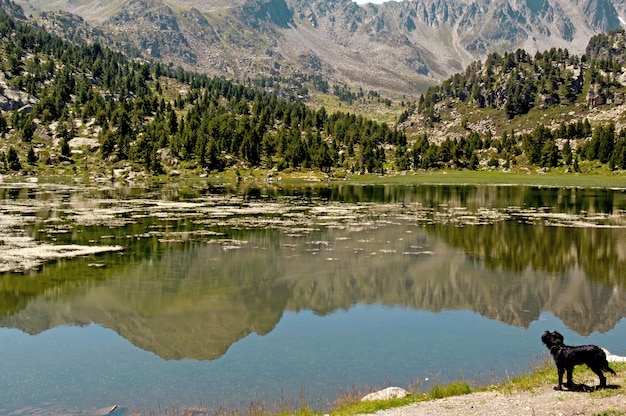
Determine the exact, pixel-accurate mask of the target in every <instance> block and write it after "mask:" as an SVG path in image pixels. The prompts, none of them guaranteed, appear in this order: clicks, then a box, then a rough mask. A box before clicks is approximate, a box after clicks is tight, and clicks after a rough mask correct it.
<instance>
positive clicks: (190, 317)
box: [0, 186, 626, 360]
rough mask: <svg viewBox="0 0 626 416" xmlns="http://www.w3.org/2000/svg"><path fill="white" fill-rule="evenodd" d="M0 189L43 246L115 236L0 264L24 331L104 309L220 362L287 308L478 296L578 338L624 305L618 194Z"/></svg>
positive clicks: (9, 321) (441, 303)
mask: <svg viewBox="0 0 626 416" xmlns="http://www.w3.org/2000/svg"><path fill="white" fill-rule="evenodd" d="M0 197H1V198H3V201H4V203H3V205H4V208H5V211H4V212H5V215H9V216H10V218H11V219H19V221H17V222H16V223H17V224H20V226H21V227H22V229H23V230H24V232H25V233H26V234H28V235H30V236H32V237H33V238H35V239H37V240H38V241H40V242H41V243H49V244H85V245H89V244H116V245H121V246H124V247H125V251H124V254H123V255H120V254H117V253H115V254H107V255H103V256H99V257H88V258H80V259H75V260H71V261H62V262H57V263H52V264H48V265H46V266H43V267H42V268H41V269H40V270H39V271H38V272H33V273H30V274H28V275H23V274H11V273H8V274H4V275H1V276H0V298H1V300H2V301H1V302H0V318H1V319H0V325H1V326H4V327H14V328H19V329H21V330H23V331H25V332H28V333H31V334H36V333H40V332H42V331H45V330H46V329H49V328H52V327H55V326H59V325H86V324H90V323H98V324H101V325H103V326H105V327H108V328H111V329H113V330H115V331H116V332H117V333H118V334H120V335H121V336H123V337H124V338H126V339H128V340H130V341H131V342H132V343H133V344H135V345H137V346H138V347H140V348H142V349H144V350H147V351H152V352H154V353H156V354H157V355H159V356H160V357H162V358H164V359H182V358H193V359H198V360H213V359H216V358H219V357H221V356H223V355H224V354H225V353H226V351H227V350H228V349H229V347H230V346H231V345H232V344H233V343H235V342H236V341H238V340H240V339H242V338H244V337H246V336H247V335H249V334H251V333H257V334H267V333H269V332H270V331H271V330H272V329H273V328H274V327H275V326H276V324H277V323H278V322H279V321H280V320H281V317H282V316H283V314H284V313H285V312H286V311H295V312H297V311H302V310H311V311H314V312H315V313H316V314H319V315H325V314H329V313H331V312H333V311H336V310H338V309H348V308H350V307H351V306H353V305H356V304H377V305H386V306H402V307H409V308H414V309H419V310H425V311H433V312H439V311H444V310H471V311H475V312H477V313H479V314H481V315H482V316H484V317H487V318H490V319H496V320H498V321H501V322H504V323H507V324H510V325H515V326H518V327H524V328H526V327H528V326H529V325H530V324H531V323H532V322H533V321H535V320H537V319H538V317H539V315H540V314H541V313H542V312H546V311H550V312H552V313H554V314H555V315H556V316H558V317H559V318H560V319H561V320H562V321H563V322H564V323H565V324H566V325H567V326H568V327H570V328H571V329H572V330H574V331H576V332H577V333H579V334H581V335H588V334H590V333H592V332H594V331H600V332H605V331H609V330H610V329H611V328H613V327H614V326H615V325H616V323H617V322H618V321H619V320H620V319H621V318H622V317H624V316H626V291H625V290H624V278H625V277H626V273H624V272H625V271H626V267H625V265H626V241H625V238H626V231H625V227H626V221H625V208H626V197H625V195H624V193H623V192H622V191H611V190H601V189H549V188H531V187H472V186H418V187H400V186H393V187H390V186H379V187H355V186H337V187H319V188H296V189H285V188H271V189H267V190H265V189H247V190H245V192H235V191H233V190H229V189H226V188H215V187H211V186H201V187H195V188H185V189H177V188H166V189H162V190H157V191H151V192H148V193H145V191H143V192H142V191H131V192H128V191H125V192H122V193H120V191H119V190H107V191H95V190H91V191H88V192H85V191H77V190H73V189H62V190H59V189H54V190H52V191H50V190H42V189H37V190H33V189H0ZM13 232H15V230H14V231H13ZM100 266H105V267H100Z"/></svg>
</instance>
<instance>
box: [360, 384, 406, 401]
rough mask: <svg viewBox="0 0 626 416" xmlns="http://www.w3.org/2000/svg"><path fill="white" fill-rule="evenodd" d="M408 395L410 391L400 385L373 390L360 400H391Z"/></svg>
mask: <svg viewBox="0 0 626 416" xmlns="http://www.w3.org/2000/svg"><path fill="white" fill-rule="evenodd" d="M408 395H410V393H409V392H408V391H406V390H404V389H401V388H400V387H387V388H386V389H384V390H379V391H375V392H374V393H370V394H368V395H367V396H365V397H363V398H362V399H361V401H362V402H368V401H374V400H391V399H401V398H403V397H406V396H408Z"/></svg>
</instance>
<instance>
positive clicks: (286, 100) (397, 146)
mask: <svg viewBox="0 0 626 416" xmlns="http://www.w3.org/2000/svg"><path fill="white" fill-rule="evenodd" d="M623 37H624V33H623V32H612V33H611V34H609V35H602V36H601V37H596V38H594V39H592V41H591V43H590V47H589V48H590V49H593V51H592V52H588V55H589V56H587V55H585V56H584V57H581V58H578V57H576V56H570V55H569V54H568V52H567V51H566V50H551V51H548V52H545V53H538V54H536V55H535V57H530V56H529V55H528V54H527V53H525V52H524V51H521V50H519V51H517V52H515V53H513V54H505V55H504V56H499V55H497V54H492V55H490V56H489V58H488V60H487V61H486V62H485V63H484V64H481V63H475V64H473V65H471V66H470V67H468V69H467V70H466V71H465V73H464V74H459V75H455V76H454V77H452V78H450V79H449V80H447V81H445V82H444V83H443V84H442V85H441V86H438V87H433V88H432V89H431V90H429V91H428V93H427V94H426V95H425V96H424V97H422V99H421V100H420V102H419V105H418V106H417V110H418V112H419V114H418V115H416V114H413V113H412V110H407V111H406V112H405V113H404V114H403V115H402V116H401V118H400V120H398V121H399V123H380V122H375V121H372V120H371V119H369V118H367V117H365V116H362V115H357V114H354V113H348V112H336V113H332V114H331V113H330V112H328V111H327V110H326V109H325V108H324V107H318V108H317V109H313V108H311V107H308V106H307V105H305V103H304V102H303V101H302V100H301V99H299V98H298V97H297V96H294V95H290V96H289V97H282V98H281V97H280V96H279V95H277V94H276V92H275V89H270V88H268V89H263V88H261V87H259V85H258V84H255V87H253V84H252V83H250V84H248V85H242V84H236V83H233V82H231V81H227V80H225V79H223V78H217V77H209V76H208V75H204V74H198V73H194V72H190V71H186V70H183V69H181V68H178V67H174V66H172V65H167V66H166V65H163V64H161V63H158V62H148V61H138V60H129V59H128V58H127V57H125V56H124V55H122V54H121V53H118V52H114V51H112V50H110V49H108V48H106V47H104V46H102V45H100V44H99V43H91V44H86V43H81V44H75V43H70V42H68V41H65V40H62V39H61V38H59V37H57V36H55V35H52V34H50V33H49V32H47V31H45V30H44V29H42V28H41V27H38V26H36V25H33V24H32V23H29V22H25V21H22V20H16V19H15V18H13V17H10V16H8V15H5V14H0V58H1V62H2V64H1V65H2V67H1V68H0V69H1V71H0V86H1V87H2V88H1V90H0V108H1V109H2V113H1V115H0V132H1V134H2V140H1V141H0V173H2V174H4V175H39V176H71V177H77V176H80V177H86V178H88V179H90V180H104V179H106V180H109V179H111V178H114V179H115V178H117V179H118V180H129V181H130V180H139V179H142V178H147V177H150V176H153V175H163V174H167V175H170V176H177V175H203V176H204V175H208V174H211V173H219V172H222V171H231V172H235V173H237V174H239V172H240V171H241V170H248V169H257V168H258V169H262V170H265V171H266V172H268V174H271V172H274V171H286V170H292V171H293V170H307V171H308V170H313V171H317V172H320V173H323V174H324V175H329V176H331V177H332V176H335V177H337V176H339V177H344V176H345V175H346V174H349V173H364V172H369V173H379V174H382V173H385V174H386V173H390V172H398V171H404V170H414V169H432V168H459V169H481V168H490V169H497V168H502V167H504V168H508V169H513V168H516V167H519V168H523V169H528V168H536V167H543V168H555V167H559V166H567V167H568V169H569V168H571V169H572V170H580V169H581V166H582V168H584V169H589V168H594V169H598V167H599V166H600V167H601V166H604V167H608V168H610V169H624V168H626V150H625V148H626V146H625V140H626V138H625V137H626V133H625V132H624V131H623V130H621V129H618V127H617V126H618V125H619V124H618V122H617V121H615V120H614V121H612V122H608V123H606V124H605V123H597V122H590V121H589V120H588V119H587V118H585V115H586V114H587V113H588V112H589V111H590V109H594V108H600V107H614V106H615V105H616V103H618V102H620V100H623V94H624V87H623V84H622V82H621V74H622V72H621V71H622V62H623V59H624V58H623V56H624V55H623V52H622V51H621V50H619V49H616V48H615V47H614V45H616V44H617V43H619V42H623ZM321 81H322V80H319V79H313V80H311V79H308V80H305V81H303V82H304V85H305V86H306V83H307V82H317V83H320V82H321ZM581 97H584V98H581ZM572 105H575V106H576V108H577V109H578V110H580V111H579V113H577V114H578V115H579V116H580V117H578V119H577V120H573V121H572V122H563V123H561V124H559V125H558V127H557V128H553V127H552V125H551V124H549V125H547V126H546V125H543V124H541V123H537V122H536V121H533V120H529V121H530V122H532V123H533V124H532V125H533V126H534V128H533V129H532V130H528V131H525V130H524V129H519V130H514V129H510V130H507V129H502V130H500V131H498V130H497V129H490V128H487V129H483V130H480V129H477V128H473V126H474V125H475V124H477V122H476V121H474V119H473V118H475V117H477V118H480V119H484V120H486V119H487V118H488V117H492V116H491V115H490V114H501V115H504V117H506V119H507V120H508V121H509V122H512V121H515V120H520V119H523V118H524V117H528V116H530V115H532V114H533V112H535V114H536V112H537V111H547V110H548V109H550V108H562V107H563V106H572ZM568 108H569V107H568ZM454 111H456V112H457V113H459V114H464V113H466V114H467V115H466V116H465V115H464V116H463V117H462V118H461V120H460V122H459V123H457V124H458V126H459V128H460V129H461V130H460V131H461V134H457V135H456V137H455V136H453V135H450V136H449V137H446V138H445V139H443V140H433V139H432V138H430V137H429V134H428V133H427V132H425V130H424V131H423V132H421V133H419V132H417V127H416V126H420V127H419V128H422V127H426V128H431V129H432V128H434V129H436V130H438V131H443V129H442V128H440V127H438V125H439V124H441V123H443V122H444V121H445V118H446V117H447V116H446V115H445V114H446V113H450V112H454ZM472 114H473V115H472ZM559 120H560V119H559ZM560 121H562V120H560ZM448 124H454V123H449V122H448ZM407 132H408V136H407ZM407 137H409V139H407Z"/></svg>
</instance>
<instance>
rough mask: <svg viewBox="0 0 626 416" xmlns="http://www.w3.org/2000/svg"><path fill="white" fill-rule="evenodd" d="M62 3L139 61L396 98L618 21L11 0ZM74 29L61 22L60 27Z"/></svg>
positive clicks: (459, 11)
mask: <svg viewBox="0 0 626 416" xmlns="http://www.w3.org/2000/svg"><path fill="white" fill-rule="evenodd" d="M17 3H18V4H20V5H22V6H23V7H24V10H25V13H26V14H34V15H35V16H36V18H37V19H41V18H42V15H41V13H42V12H48V14H47V15H44V17H46V18H47V19H51V18H53V17H54V14H52V15H51V14H50V12H56V11H59V10H63V11H65V12H70V13H74V14H77V15H79V16H81V17H82V18H83V19H84V21H85V24H88V25H90V26H93V27H94V28H96V29H98V30H100V31H102V32H103V33H107V34H109V35H110V36H111V37H112V39H115V42H119V43H120V44H126V45H132V47H133V48H135V49H137V50H139V51H141V52H142V53H143V56H144V57H151V58H156V59H160V60H162V61H163V62H166V63H174V64H177V65H182V66H183V67H185V68H186V69H189V70H194V71H198V72H204V73H207V74H209V75H226V76H229V77H232V78H236V79H240V80H245V79H246V78H250V77H252V78H256V77H263V76H271V75H273V74H276V73H279V74H280V75H289V74H291V73H295V72H305V73H309V74H316V75H320V76H323V77H326V78H328V79H329V80H330V81H331V82H341V83H346V84H349V85H353V86H357V87H359V86H360V87H363V88H366V89H376V90H380V91H383V92H387V93H390V94H394V95H395V96H398V95H404V94H411V95H417V94H419V93H423V92H424V91H425V90H426V89H427V87H428V86H429V85H433V84H434V83H437V82H439V81H441V80H443V79H445V78H447V77H449V76H450V75H452V74H453V73H455V72H459V71H462V70H463V69H464V68H465V67H466V66H467V65H468V64H470V63H471V62H473V61H475V60H483V59H484V58H485V57H486V55H487V54H488V53H491V52H500V53H502V52H505V51H514V50H516V49H518V48H522V49H525V50H527V51H529V52H530V53H534V52H536V51H540V50H545V49H549V48H551V47H562V48H567V49H569V50H570V51H571V52H572V53H582V52H583V51H584V49H583V48H584V45H586V43H587V41H588V40H589V38H591V37H592V36H593V35H595V34H598V33H603V32H607V31H609V30H612V29H616V28H619V27H621V26H622V24H621V21H622V18H621V16H622V15H625V16H626V11H625V10H626V5H624V4H623V3H621V2H618V1H614V2H612V1H610V0H581V1H567V0H510V1H508V0H498V1H491V0H481V1H478V2H467V1H464V0H415V1H403V2H393V1H392V2H387V3H383V4H371V3H369V4H364V5H358V4H356V3H354V2H352V1H351V0H313V1H303V0H237V1H233V2H228V3H226V2H221V1H215V2H213V1H212V2H209V3H203V2H199V1H185V0H117V1H114V2H112V3H110V4H109V5H107V6H106V7H105V6H103V5H102V4H99V3H98V2H95V1H93V0H72V1H69V0H57V1H55V2H52V3H50V2H46V1H43V0H18V1H17ZM74 29H75V28H66V31H70V30H74Z"/></svg>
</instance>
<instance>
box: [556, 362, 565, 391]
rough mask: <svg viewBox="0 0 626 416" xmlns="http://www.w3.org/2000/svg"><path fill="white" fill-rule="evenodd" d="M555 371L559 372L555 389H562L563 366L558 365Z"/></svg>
mask: <svg viewBox="0 0 626 416" xmlns="http://www.w3.org/2000/svg"><path fill="white" fill-rule="evenodd" d="M557 372H558V373H559V385H558V387H556V389H557V390H563V373H565V368H563V367H558V368H557Z"/></svg>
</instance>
